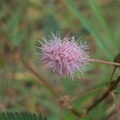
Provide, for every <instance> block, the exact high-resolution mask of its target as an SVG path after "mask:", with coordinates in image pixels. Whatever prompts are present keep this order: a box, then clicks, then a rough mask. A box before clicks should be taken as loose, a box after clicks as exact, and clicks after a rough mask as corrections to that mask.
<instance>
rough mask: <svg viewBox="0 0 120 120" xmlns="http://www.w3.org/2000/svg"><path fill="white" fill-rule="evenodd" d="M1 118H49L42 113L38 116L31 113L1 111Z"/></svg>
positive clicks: (1, 119) (9, 119)
mask: <svg viewBox="0 0 120 120" xmlns="http://www.w3.org/2000/svg"><path fill="white" fill-rule="evenodd" d="M0 120H47V119H46V118H45V117H42V115H41V114H39V115H38V116H37V115H36V114H31V113H20V114H19V113H0Z"/></svg>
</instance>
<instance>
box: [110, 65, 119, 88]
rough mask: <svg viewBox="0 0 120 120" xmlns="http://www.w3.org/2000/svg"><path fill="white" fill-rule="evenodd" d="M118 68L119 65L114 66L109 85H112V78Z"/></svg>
mask: <svg viewBox="0 0 120 120" xmlns="http://www.w3.org/2000/svg"><path fill="white" fill-rule="evenodd" d="M116 69H117V67H116V66H115V67H114V68H113V71H112V74H111V77H110V81H109V86H110V85H111V83H112V79H113V76H114V74H115V71H116Z"/></svg>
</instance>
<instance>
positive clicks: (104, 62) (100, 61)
mask: <svg viewBox="0 0 120 120" xmlns="http://www.w3.org/2000/svg"><path fill="white" fill-rule="evenodd" d="M89 61H91V62H97V63H103V64H108V65H114V66H116V67H120V63H115V62H108V61H103V60H96V59H90V60H89Z"/></svg>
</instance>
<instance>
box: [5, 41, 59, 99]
mask: <svg viewBox="0 0 120 120" xmlns="http://www.w3.org/2000/svg"><path fill="white" fill-rule="evenodd" d="M5 42H6V44H7V45H8V47H9V48H10V51H11V52H12V54H13V55H14V57H15V58H17V59H19V60H21V62H22V63H23V64H24V65H25V67H27V68H28V69H29V70H30V71H31V72H32V73H33V74H34V75H35V76H36V78H37V79H36V80H37V81H38V82H39V83H40V84H42V85H44V86H45V87H46V88H47V89H48V90H49V91H50V92H51V93H52V94H53V95H54V96H55V97H57V98H59V97H60V95H59V94H58V92H57V90H55V88H53V86H51V85H50V84H49V83H48V82H46V81H45V80H44V79H42V77H41V76H40V75H39V74H38V73H37V71H36V70H35V69H34V68H33V67H32V66H31V65H30V64H29V62H28V61H25V60H24V59H23V58H22V56H20V55H19V53H17V51H16V50H14V47H12V45H11V43H10V42H9V41H8V40H5Z"/></svg>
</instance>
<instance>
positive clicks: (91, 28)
mask: <svg viewBox="0 0 120 120" xmlns="http://www.w3.org/2000/svg"><path fill="white" fill-rule="evenodd" d="M66 3H67V5H68V6H69V8H70V9H71V10H72V12H73V13H74V14H75V15H76V16H77V17H78V19H79V20H80V21H81V23H82V24H83V26H84V27H85V28H86V29H87V30H88V31H89V32H90V33H91V34H92V35H93V37H94V38H95V39H96V42H97V44H98V46H99V47H100V48H101V50H102V51H103V52H104V53H105V54H106V56H107V57H108V58H109V59H110V60H111V59H112V56H113V53H112V52H113V51H111V48H110V47H109V46H108V44H106V42H105V40H104V39H103V38H102V37H101V35H100V34H99V32H98V31H97V30H96V28H95V27H94V26H93V25H92V24H91V23H90V21H89V19H87V18H86V17H85V16H84V15H83V14H82V12H81V11H80V10H79V9H78V8H77V7H76V6H75V5H74V4H73V2H72V0H66Z"/></svg>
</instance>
